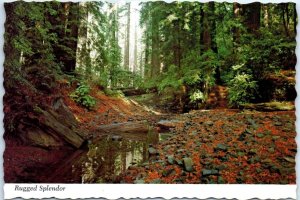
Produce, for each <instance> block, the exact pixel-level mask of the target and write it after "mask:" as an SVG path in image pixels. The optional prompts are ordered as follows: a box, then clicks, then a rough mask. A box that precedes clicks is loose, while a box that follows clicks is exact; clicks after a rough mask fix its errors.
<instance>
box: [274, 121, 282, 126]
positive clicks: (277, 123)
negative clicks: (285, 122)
mask: <svg viewBox="0 0 300 200" xmlns="http://www.w3.org/2000/svg"><path fill="white" fill-rule="evenodd" d="M274 125H275V126H282V123H281V122H275V123H274Z"/></svg>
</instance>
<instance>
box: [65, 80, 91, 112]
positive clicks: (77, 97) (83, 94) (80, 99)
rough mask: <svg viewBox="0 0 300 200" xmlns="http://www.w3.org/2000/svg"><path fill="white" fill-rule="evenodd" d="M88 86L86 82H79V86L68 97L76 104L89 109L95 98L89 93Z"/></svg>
mask: <svg viewBox="0 0 300 200" xmlns="http://www.w3.org/2000/svg"><path fill="white" fill-rule="evenodd" d="M89 93H90V87H89V86H88V85H86V84H80V86H79V87H78V88H77V89H76V90H75V91H74V92H72V93H71V94H70V97H71V98H72V99H73V100H74V101H75V102H76V103H78V104H80V105H82V106H84V107H86V108H87V109H89V110H91V109H92V108H93V107H94V106H95V104H96V100H95V99H94V98H93V97H92V96H90V95H89Z"/></svg>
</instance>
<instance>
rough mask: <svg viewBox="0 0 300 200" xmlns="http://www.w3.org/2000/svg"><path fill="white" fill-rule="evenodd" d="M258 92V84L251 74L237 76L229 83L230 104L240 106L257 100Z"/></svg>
mask: <svg viewBox="0 0 300 200" xmlns="http://www.w3.org/2000/svg"><path fill="white" fill-rule="evenodd" d="M256 90H257V82H256V81H253V79H252V76H251V75H249V74H237V75H236V76H235V77H234V78H233V80H231V81H230V82H229V91H228V96H229V104H230V105H231V106H237V107H238V106H239V105H241V104H244V103H248V102H250V101H251V100H252V99H254V98H255V94H256Z"/></svg>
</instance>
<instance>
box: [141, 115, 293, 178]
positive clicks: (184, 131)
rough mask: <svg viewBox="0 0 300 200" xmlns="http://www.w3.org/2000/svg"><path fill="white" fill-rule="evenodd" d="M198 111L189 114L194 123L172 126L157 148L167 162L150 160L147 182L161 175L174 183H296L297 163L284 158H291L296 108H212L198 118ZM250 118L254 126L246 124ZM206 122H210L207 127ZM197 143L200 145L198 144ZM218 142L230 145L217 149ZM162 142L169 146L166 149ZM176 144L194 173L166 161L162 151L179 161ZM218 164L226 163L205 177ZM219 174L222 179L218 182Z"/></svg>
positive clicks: (161, 157)
mask: <svg viewBox="0 0 300 200" xmlns="http://www.w3.org/2000/svg"><path fill="white" fill-rule="evenodd" d="M199 112H200V111H199ZM196 114H197V112H195V116H193V117H191V118H190V119H191V120H192V122H193V124H192V125H191V127H185V128H183V127H176V128H175V129H176V132H177V134H176V135H174V136H173V137H172V138H170V139H169V141H164V142H162V143H160V144H159V145H158V146H157V147H156V148H157V149H158V150H159V152H160V159H161V160H164V161H165V163H166V164H165V165H158V164H157V163H156V164H155V165H154V164H150V165H149V170H145V172H146V177H145V179H144V180H145V182H146V183H151V182H152V181H153V180H154V179H160V180H161V182H162V183H177V181H176V180H177V179H178V178H179V179H180V183H208V182H209V183H232V184H236V183H246V184H295V182H296V174H295V170H294V167H295V163H294V162H291V161H290V160H291V159H286V160H284V159H283V158H285V157H287V156H288V157H289V158H294V157H295V152H296V142H295V136H296V132H295V127H294V121H295V114H294V112H255V113H239V112H236V111H231V110H211V111H208V112H205V114H199V116H197V115H196ZM176 118H179V119H180V120H183V119H182V118H184V117H183V116H180V115H178V116H176ZM248 118H251V120H253V121H254V123H255V125H253V124H251V123H249V120H248ZM184 119H185V120H186V121H188V120H189V119H188V118H184ZM251 120H250V121H251ZM206 121H213V122H214V123H213V125H212V126H207V125H205V122H206ZM278 121H279V122H280V123H278ZM246 129H248V133H246V136H245V138H244V139H240V135H241V134H243V133H244V132H247V131H246ZM195 131H196V132H195ZM249 132H250V133H249ZM195 133H196V134H195ZM181 141H185V142H181ZM197 142H200V143H201V146H197V145H196V144H197ZM173 144H175V145H173ZM180 144H181V146H178V145H180ZM218 144H224V145H226V146H227V147H228V149H227V150H226V151H222V150H216V147H217V145H218ZM166 145H169V146H170V148H167V150H166V152H165V151H164V149H165V148H164V147H165V146H166ZM180 148H182V149H184V154H185V155H186V154H187V155H189V156H190V157H191V158H192V160H193V168H194V171H193V172H192V173H189V172H185V171H184V169H183V166H179V165H177V164H173V165H170V164H168V162H167V161H166V155H174V157H175V158H176V159H182V157H181V155H178V154H177V153H176V152H177V150H178V149H180ZM188 152H190V154H188ZM222 165H226V167H224V168H223V169H220V170H219V175H209V176H205V177H203V175H202V170H203V169H214V168H215V167H219V166H222ZM170 167H172V168H174V169H175V171H176V172H175V173H172V174H171V175H166V176H162V174H163V171H164V170H167V169H169V168H170ZM154 172H155V173H154ZM149 177H150V178H149ZM220 177H221V178H222V180H223V181H220V180H219V178H220Z"/></svg>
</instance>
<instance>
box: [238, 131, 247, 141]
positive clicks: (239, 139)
mask: <svg viewBox="0 0 300 200" xmlns="http://www.w3.org/2000/svg"><path fill="white" fill-rule="evenodd" d="M245 138H246V134H245V133H242V134H241V135H240V136H239V138H238V141H243V140H245Z"/></svg>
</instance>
